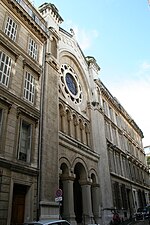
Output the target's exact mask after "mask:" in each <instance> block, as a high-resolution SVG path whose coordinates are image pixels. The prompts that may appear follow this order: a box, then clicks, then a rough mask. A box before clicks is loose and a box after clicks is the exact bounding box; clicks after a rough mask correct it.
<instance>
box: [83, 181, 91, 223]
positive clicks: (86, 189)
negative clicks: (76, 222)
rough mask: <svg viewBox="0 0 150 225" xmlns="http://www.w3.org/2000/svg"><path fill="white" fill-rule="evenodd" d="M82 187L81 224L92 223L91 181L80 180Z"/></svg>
mask: <svg viewBox="0 0 150 225" xmlns="http://www.w3.org/2000/svg"><path fill="white" fill-rule="evenodd" d="M80 184H81V187H82V204H83V224H92V223H93V222H94V221H93V213H92V201H91V183H89V182H80Z"/></svg>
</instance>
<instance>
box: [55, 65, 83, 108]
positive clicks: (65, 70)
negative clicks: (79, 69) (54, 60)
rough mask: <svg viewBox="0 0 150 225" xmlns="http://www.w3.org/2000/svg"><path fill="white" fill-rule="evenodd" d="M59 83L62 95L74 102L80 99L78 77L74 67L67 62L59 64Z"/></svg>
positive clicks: (78, 101) (80, 89)
mask: <svg viewBox="0 0 150 225" xmlns="http://www.w3.org/2000/svg"><path fill="white" fill-rule="evenodd" d="M59 85H60V88H61V91H62V93H63V94H64V96H65V97H67V98H69V99H70V100H71V101H73V102H74V103H75V104H78V103H80V102H81V101H82V98H83V94H82V88H81V85H80V82H79V78H78V76H77V74H76V73H75V71H74V69H73V68H72V67H71V66H69V65H68V64H62V65H61V73H60V82H59Z"/></svg>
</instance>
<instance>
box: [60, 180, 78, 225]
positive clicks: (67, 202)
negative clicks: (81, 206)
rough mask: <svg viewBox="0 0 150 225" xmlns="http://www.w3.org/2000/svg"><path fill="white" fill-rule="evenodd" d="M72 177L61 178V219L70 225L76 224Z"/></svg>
mask: <svg viewBox="0 0 150 225" xmlns="http://www.w3.org/2000/svg"><path fill="white" fill-rule="evenodd" d="M73 182H74V177H66V178H63V180H62V183H63V217H64V218H65V219H66V220H68V221H69V222H70V223H71V224H72V225H75V224H76V221H75V213H74V197H73Z"/></svg>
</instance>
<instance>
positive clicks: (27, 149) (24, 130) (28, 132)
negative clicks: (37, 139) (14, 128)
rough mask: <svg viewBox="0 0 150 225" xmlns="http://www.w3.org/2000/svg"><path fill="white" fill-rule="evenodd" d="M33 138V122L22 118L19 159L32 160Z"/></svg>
mask: <svg viewBox="0 0 150 225" xmlns="http://www.w3.org/2000/svg"><path fill="white" fill-rule="evenodd" d="M31 138H32V126H31V124H29V123H27V122H25V121H24V120H21V126H20V138H19V154H18V158H19V160H22V161H24V162H29V161H30V155H31Z"/></svg>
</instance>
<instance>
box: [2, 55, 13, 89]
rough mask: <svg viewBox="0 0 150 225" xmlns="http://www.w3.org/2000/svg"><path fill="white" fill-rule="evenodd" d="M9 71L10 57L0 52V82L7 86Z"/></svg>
mask: <svg viewBox="0 0 150 225" xmlns="http://www.w3.org/2000/svg"><path fill="white" fill-rule="evenodd" d="M10 71H11V58H10V57H9V56H7V55H5V53H3V52H0V83H1V84H3V85H5V86H8V82H9V77H10Z"/></svg>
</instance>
